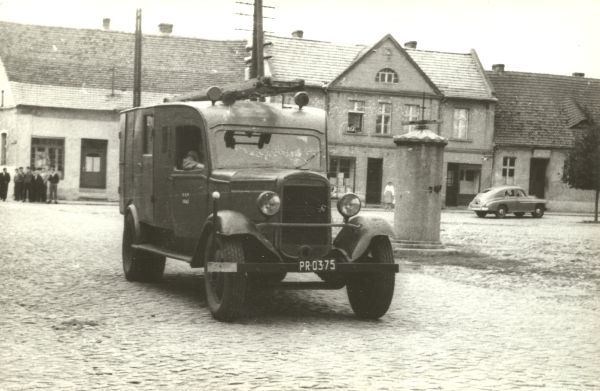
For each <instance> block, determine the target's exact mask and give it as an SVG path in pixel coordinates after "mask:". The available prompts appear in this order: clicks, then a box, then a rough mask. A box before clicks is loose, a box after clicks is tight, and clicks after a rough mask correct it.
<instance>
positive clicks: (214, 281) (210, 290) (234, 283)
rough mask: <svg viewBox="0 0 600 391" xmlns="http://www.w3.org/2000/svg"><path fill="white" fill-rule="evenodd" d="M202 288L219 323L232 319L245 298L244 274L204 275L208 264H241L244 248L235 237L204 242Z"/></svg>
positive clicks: (211, 239)
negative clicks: (205, 243)
mask: <svg viewBox="0 0 600 391" xmlns="http://www.w3.org/2000/svg"><path fill="white" fill-rule="evenodd" d="M204 260H205V266H204V287H205V290H206V302H207V303H208V308H209V309H210V312H211V314H212V316H213V317H214V318H215V319H217V320H220V321H223V322H230V321H232V320H235V319H236V318H237V317H238V316H239V315H240V312H241V310H242V307H243V305H244V299H245V296H246V282H247V281H246V280H247V277H246V274H245V273H238V272H234V273H231V272H230V273H219V272H208V270H207V267H206V265H207V264H208V262H232V263H237V264H241V263H244V248H243V246H242V243H241V242H240V240H239V239H238V238H227V237H217V238H216V240H215V237H214V235H211V236H210V237H209V239H208V242H207V245H206V252H205V258H204Z"/></svg>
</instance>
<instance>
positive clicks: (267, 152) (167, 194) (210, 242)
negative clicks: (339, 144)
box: [120, 77, 398, 321]
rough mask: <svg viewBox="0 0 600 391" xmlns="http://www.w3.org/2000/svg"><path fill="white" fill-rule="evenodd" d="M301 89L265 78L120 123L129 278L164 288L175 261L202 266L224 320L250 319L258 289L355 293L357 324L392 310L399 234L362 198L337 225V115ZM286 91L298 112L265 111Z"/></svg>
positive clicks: (126, 116) (345, 200) (351, 200)
mask: <svg viewBox="0 0 600 391" xmlns="http://www.w3.org/2000/svg"><path fill="white" fill-rule="evenodd" d="M302 89H303V82H302V81H278V80H274V79H271V78H268V77H261V78H258V79H254V80H250V81H248V82H245V83H243V85H242V86H241V87H239V88H237V87H235V88H223V89H220V88H217V87H211V88H210V89H208V90H207V91H206V92H205V93H203V94H200V95H199V96H182V97H179V98H178V99H176V100H175V101H167V102H165V103H162V104H159V105H155V106H149V107H136V108H134V109H130V110H126V111H124V112H122V113H121V116H120V139H121V146H120V211H121V213H122V214H123V216H124V230H123V251H122V258H123V270H124V273H125V277H126V278H127V280H129V281H156V280H158V279H160V278H161V276H162V274H163V271H164V268H165V259H166V258H172V259H176V260H181V261H184V262H187V263H189V264H190V266H191V267H193V268H203V270H204V286H205V290H206V301H207V303H208V307H209V309H210V312H211V313H212V315H213V317H214V318H215V319H217V320H220V321H231V320H234V319H236V318H237V317H239V316H240V315H241V314H242V310H243V308H244V301H245V299H246V296H247V295H252V294H253V292H254V291H253V289H256V287H257V286H258V287H265V286H273V287H274V288H276V289H275V290H273V294H276V292H277V291H278V290H277V289H290V288H292V289H295V288H298V289H340V288H343V287H346V289H347V293H348V298H349V301H350V305H351V307H352V309H353V311H354V312H355V314H356V315H357V316H358V317H361V318H369V319H375V318H379V317H381V316H382V315H384V314H385V313H386V312H387V310H388V308H389V306H390V303H391V301H392V296H393V293H394V284H395V273H397V272H398V265H396V264H395V263H394V258H393V251H392V247H391V244H390V239H389V237H390V236H392V235H393V232H392V228H391V227H390V226H389V224H388V223H387V222H385V221H384V220H381V219H376V218H366V217H362V216H358V215H357V214H358V213H359V211H360V209H361V201H360V199H359V198H358V197H357V196H356V195H354V194H346V195H344V196H343V197H341V198H340V199H339V201H338V202H337V210H338V212H339V213H340V214H341V215H342V216H343V222H340V223H337V224H336V223H334V222H333V221H332V215H331V210H330V209H331V208H330V205H331V197H330V193H331V192H330V183H329V181H328V179H327V176H326V172H327V129H326V116H325V112H324V111H323V110H320V109H316V108H310V107H307V106H306V104H307V103H308V95H307V94H306V93H305V92H302V91H301V90H302ZM282 92H296V95H295V98H294V101H295V104H294V105H293V106H290V105H282V104H270V103H265V102H262V101H261V100H263V99H262V98H263V97H264V96H265V95H274V94H280V93H282ZM334 227H335V228H336V230H338V231H339V233H337V235H336V237H335V239H332V229H333V228H334ZM287 273H316V274H317V275H318V276H319V277H320V279H316V280H313V281H304V280H305V279H300V280H301V281H290V280H289V278H288V279H286V274H287ZM296 280H297V279H296Z"/></svg>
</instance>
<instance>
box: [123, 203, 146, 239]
mask: <svg viewBox="0 0 600 391" xmlns="http://www.w3.org/2000/svg"><path fill="white" fill-rule="evenodd" d="M127 214H130V215H131V217H132V218H133V226H134V227H135V242H134V243H141V242H142V230H141V228H140V217H139V215H138V211H137V208H136V207H135V205H134V204H129V205H128V206H127V208H125V214H124V215H123V216H124V217H125V218H126V217H127Z"/></svg>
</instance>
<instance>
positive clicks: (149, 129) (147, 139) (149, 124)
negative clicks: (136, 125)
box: [143, 115, 154, 155]
mask: <svg viewBox="0 0 600 391" xmlns="http://www.w3.org/2000/svg"><path fill="white" fill-rule="evenodd" d="M143 144H144V145H143V148H144V150H143V154H144V155H152V150H153V145H154V116H153V115H145V116H144V134H143Z"/></svg>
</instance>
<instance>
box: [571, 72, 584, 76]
mask: <svg viewBox="0 0 600 391" xmlns="http://www.w3.org/2000/svg"><path fill="white" fill-rule="evenodd" d="M573 76H575V77H585V73H583V72H573Z"/></svg>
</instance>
